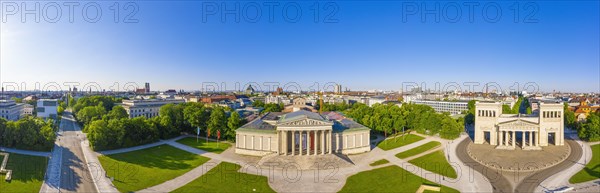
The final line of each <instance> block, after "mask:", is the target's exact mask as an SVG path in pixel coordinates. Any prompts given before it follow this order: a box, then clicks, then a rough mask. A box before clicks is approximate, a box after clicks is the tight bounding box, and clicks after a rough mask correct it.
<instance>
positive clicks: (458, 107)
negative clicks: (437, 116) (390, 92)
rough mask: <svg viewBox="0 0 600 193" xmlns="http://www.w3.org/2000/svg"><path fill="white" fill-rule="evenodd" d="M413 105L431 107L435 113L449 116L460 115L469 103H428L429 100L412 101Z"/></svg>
mask: <svg viewBox="0 0 600 193" xmlns="http://www.w3.org/2000/svg"><path fill="white" fill-rule="evenodd" d="M411 102H412V103H414V104H422V105H427V106H430V107H432V108H433V109H434V110H435V112H438V113H443V112H448V113H450V114H461V113H462V112H463V111H467V110H468V109H469V108H468V104H469V102H467V101H430V100H412V101H411Z"/></svg>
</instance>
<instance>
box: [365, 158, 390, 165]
mask: <svg viewBox="0 0 600 193" xmlns="http://www.w3.org/2000/svg"><path fill="white" fill-rule="evenodd" d="M387 163H390V161H388V160H386V159H380V160H377V161H374V162H373V163H371V164H369V165H370V166H378V165H383V164H387Z"/></svg>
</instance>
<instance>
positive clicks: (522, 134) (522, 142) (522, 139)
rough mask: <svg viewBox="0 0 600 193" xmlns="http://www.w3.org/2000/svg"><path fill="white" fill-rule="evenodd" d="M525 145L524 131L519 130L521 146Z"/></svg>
mask: <svg viewBox="0 0 600 193" xmlns="http://www.w3.org/2000/svg"><path fill="white" fill-rule="evenodd" d="M523 147H525V131H522V132H521V148H523Z"/></svg>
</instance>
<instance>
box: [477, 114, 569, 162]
mask: <svg viewBox="0 0 600 193" xmlns="http://www.w3.org/2000/svg"><path fill="white" fill-rule="evenodd" d="M501 112H502V104H501V103H486V102H477V103H476V104H475V139H474V143H475V144H490V145H494V146H496V148H497V149H516V148H517V147H520V148H522V149H523V150H541V149H542V147H544V146H548V145H557V146H561V145H564V123H563V122H564V121H563V118H562V116H563V105H562V104H558V103H557V104H554V103H553V104H545V103H541V104H540V110H539V113H537V114H528V115H524V114H502V113H501Z"/></svg>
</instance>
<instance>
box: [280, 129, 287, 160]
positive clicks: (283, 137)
mask: <svg viewBox="0 0 600 193" xmlns="http://www.w3.org/2000/svg"><path fill="white" fill-rule="evenodd" d="M287 136H288V131H281V143H282V144H281V145H283V147H282V148H281V151H283V155H287V153H288V138H287Z"/></svg>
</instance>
